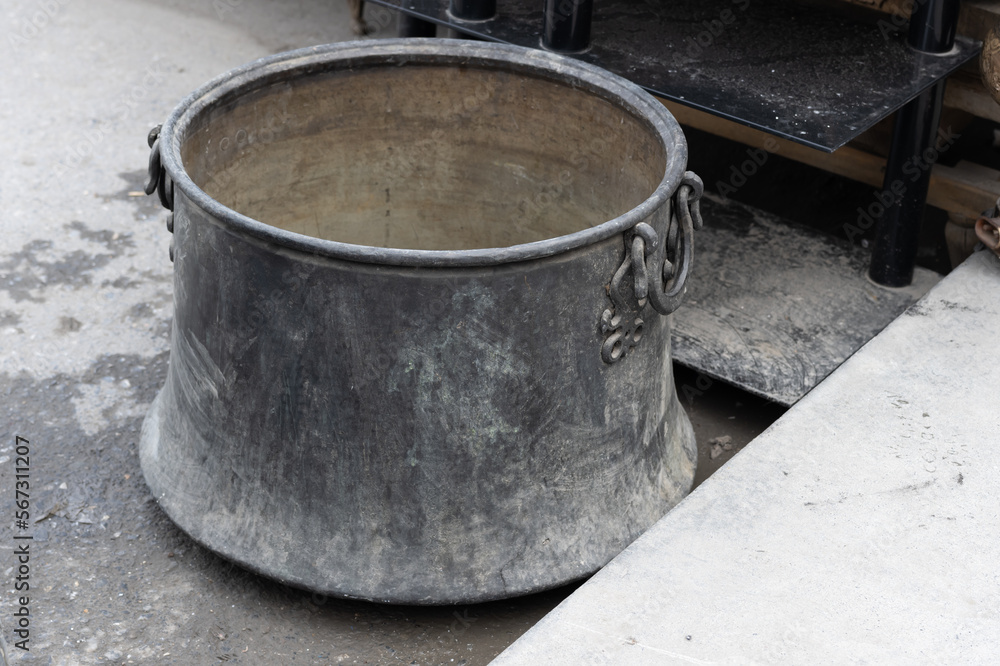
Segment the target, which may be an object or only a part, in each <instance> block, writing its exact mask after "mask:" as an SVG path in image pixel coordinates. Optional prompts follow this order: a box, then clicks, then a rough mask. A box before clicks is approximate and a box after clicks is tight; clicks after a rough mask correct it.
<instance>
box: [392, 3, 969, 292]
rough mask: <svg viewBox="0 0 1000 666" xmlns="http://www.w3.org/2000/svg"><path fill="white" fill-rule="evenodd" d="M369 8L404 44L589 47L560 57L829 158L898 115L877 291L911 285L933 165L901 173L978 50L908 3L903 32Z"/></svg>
mask: <svg viewBox="0 0 1000 666" xmlns="http://www.w3.org/2000/svg"><path fill="white" fill-rule="evenodd" d="M372 1H373V2H375V3H376V4H380V5H383V6H385V7H389V8H391V9H395V10H398V11H400V12H402V14H403V15H404V17H406V19H405V20H403V21H402V22H401V34H403V35H406V36H429V35H432V34H433V28H434V25H438V26H445V27H447V28H450V29H452V30H454V31H457V32H459V33H462V34H464V35H468V36H471V37H475V38H480V39H486V40H491V41H498V42H506V43H511V44H518V45H522V46H528V47H537V48H542V47H543V42H544V45H545V46H548V47H550V48H554V49H555V50H560V49H559V47H560V46H562V47H565V48H566V50H567V51H574V50H576V49H577V48H578V47H580V46H581V45H582V44H587V46H586V48H585V50H582V51H578V52H567V55H570V56H572V57H575V58H580V59H582V60H585V61H587V62H590V63H592V64H595V65H598V66H600V67H603V68H605V69H607V70H609V71H611V72H614V73H616V74H618V75H620V76H623V77H625V78H627V79H629V80H631V81H633V82H635V83H638V84H639V85H641V86H643V87H644V88H646V89H647V90H648V91H650V92H651V93H653V94H654V95H657V96H659V97H662V98H665V99H670V100H674V101H676V102H680V103H682V104H686V105H688V106H691V107H693V108H696V109H700V110H702V111H707V112H709V113H713V114H715V115H718V116H721V117H724V118H727V119H729V120H732V121H735V122H738V123H741V124H744V125H748V126H750V127H754V128H757V129H760V130H763V131H765V132H770V133H772V134H774V135H777V136H779V137H782V138H785V139H788V140H791V141H796V142H798V143H801V144H804V145H807V146H810V147H812V148H816V149H818V150H822V151H826V152H832V151H834V150H836V149H837V148H839V147H840V146H842V145H844V144H845V143H847V142H848V141H850V140H851V139H853V138H855V137H857V136H858V135H860V134H861V133H862V132H864V131H865V130H867V129H869V128H871V127H872V126H873V125H874V124H875V123H877V122H878V121H880V120H882V119H883V118H885V117H886V116H888V115H889V114H891V113H893V112H895V111H897V110H901V111H900V122H898V123H897V129H896V135H895V137H894V140H893V146H892V156H891V157H890V160H889V164H888V167H887V170H886V179H885V188H884V189H885V190H886V191H887V192H892V191H893V184H894V183H895V184H896V185H897V190H898V189H899V188H898V185H899V183H900V182H902V183H904V184H906V187H905V188H904V189H905V192H904V194H902V195H899V196H897V195H895V194H894V195H893V200H892V202H891V204H890V205H888V206H886V212H885V214H884V215H883V216H882V219H881V223H880V225H879V228H878V230H877V233H876V239H877V240H876V243H875V246H874V249H873V258H872V266H871V271H870V272H871V275H872V277H873V279H875V280H876V281H877V282H879V283H881V284H885V285H887V286H904V285H906V284H909V283H910V281H911V279H912V274H913V266H914V263H915V258H916V239H917V230H918V229H919V220H920V218H921V215H922V212H923V206H924V203H925V201H926V191H927V183H928V180H929V177H930V169H929V168H926V169H922V170H919V171H921V173H920V174H919V178H918V180H917V181H915V182H912V183H911V177H910V173H911V172H912V171H913V164H914V163H913V160H914V159H920V160H921V162H920V164H921V165H922V164H924V163H926V161H927V160H926V159H923V156H924V155H925V154H927V151H928V149H929V148H933V145H934V140H935V134H936V132H937V126H938V122H939V117H940V108H941V98H942V96H943V90H944V88H943V82H944V79H945V78H946V77H947V76H948V75H949V74H951V73H952V72H954V71H955V70H956V69H958V68H959V67H961V66H962V65H963V64H965V63H966V62H968V61H969V60H970V59H971V58H973V57H974V56H975V55H976V54H977V53H978V51H979V48H980V46H979V43H978V42H974V41H972V40H969V39H966V38H962V37H959V38H956V37H955V26H956V24H957V16H958V0H922V1H921V2H918V3H916V5H915V7H916V9H915V13H914V16H913V18H912V19H911V20H910V22H909V25H907V22H906V21H903V20H899V19H893V18H892V17H890V16H888V15H885V14H881V13H878V12H874V11H868V10H863V9H859V8H856V7H853V6H831V5H829V4H826V3H820V2H812V1H809V0H807V1H805V2H794V3H793V2H788V1H787V0H672V1H671V2H657V1H655V0H602V1H601V2H598V3H596V4H592V0H543V2H544V4H543V3H542V2H539V0H500V4H499V5H497V4H496V0H372ZM591 11H592V19H591V14H590V13H591ZM456 16H465V17H470V18H474V19H477V20H463V19H459V18H456ZM483 16H487V17H491V18H486V19H481V17H483ZM932 161H933V160H932Z"/></svg>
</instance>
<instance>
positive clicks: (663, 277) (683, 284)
mask: <svg viewBox="0 0 1000 666" xmlns="http://www.w3.org/2000/svg"><path fill="white" fill-rule="evenodd" d="M704 189H705V186H704V184H703V183H702V182H701V178H699V177H698V176H697V175H695V174H694V173H693V172H691V171H688V172H686V173H685V174H684V179H683V180H682V181H681V185H680V186H679V187H678V188H677V192H676V193H675V194H674V201H673V202H672V208H673V211H672V213H671V219H670V222H669V226H668V231H667V242H663V243H658V247H654V248H652V251H651V252H650V253H649V254H648V255H647V257H646V262H645V263H646V271H645V272H646V273H647V274H648V275H649V276H651V277H652V280H648V279H647V282H652V284H649V286H648V290H647V291H648V297H649V303H650V305H652V306H653V309H655V310H656V311H657V312H659V313H660V314H663V315H668V314H670V313H671V312H674V311H675V310H677V308H679V307H680V306H681V303H682V302H683V301H684V294H685V292H686V291H687V278H688V274H689V273H690V272H691V265H692V262H693V260H694V231H695V229H700V228H701V227H702V219H701V208H700V205H699V199H701V195H702V193H703V192H704ZM677 225H679V227H680V228H679V229H677ZM640 226H641V225H640ZM637 231H638V230H637ZM670 251H672V253H673V260H671V258H670V257H669V256H667V253H668V252H670ZM637 282H638V281H637ZM638 291H639V290H638V288H637V289H636V292H637V293H636V295H637V296H638Z"/></svg>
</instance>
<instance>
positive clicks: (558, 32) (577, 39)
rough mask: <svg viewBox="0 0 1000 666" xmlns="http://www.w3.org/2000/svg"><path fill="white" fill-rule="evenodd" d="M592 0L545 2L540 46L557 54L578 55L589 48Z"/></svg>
mask: <svg viewBox="0 0 1000 666" xmlns="http://www.w3.org/2000/svg"><path fill="white" fill-rule="evenodd" d="M593 13H594V0H545V26H544V31H543V33H542V46H544V47H545V48H547V49H548V50H550V51H556V52H558V53H580V52H581V51H585V50H586V49H587V47H588V46H590V21H591V16H592V15H593Z"/></svg>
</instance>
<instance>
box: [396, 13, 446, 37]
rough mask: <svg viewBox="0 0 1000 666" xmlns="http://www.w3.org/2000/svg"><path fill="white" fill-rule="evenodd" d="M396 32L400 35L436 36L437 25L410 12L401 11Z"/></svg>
mask: <svg viewBox="0 0 1000 666" xmlns="http://www.w3.org/2000/svg"><path fill="white" fill-rule="evenodd" d="M396 25H397V29H396V34H398V35H399V36H400V37H435V36H437V26H436V25H434V24H433V23H431V22H430V21H425V20H423V19H418V18H417V17H415V16H411V15H410V14H404V13H403V12H400V13H399V20H398V22H397V24H396Z"/></svg>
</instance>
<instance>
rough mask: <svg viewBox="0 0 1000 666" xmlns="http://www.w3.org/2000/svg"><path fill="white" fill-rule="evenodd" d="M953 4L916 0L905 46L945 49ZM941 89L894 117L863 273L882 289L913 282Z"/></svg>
mask: <svg viewBox="0 0 1000 666" xmlns="http://www.w3.org/2000/svg"><path fill="white" fill-rule="evenodd" d="M958 5H959V3H958V0H917V2H916V3H915V7H914V11H913V15H912V16H911V17H910V32H909V35H908V42H909V44H910V46H911V47H912V48H914V49H916V50H918V51H924V52H927V53H946V52H948V51H950V50H951V48H952V46H953V45H954V43H955V30H956V27H957V25H958ZM944 85H945V82H944V81H940V82H938V83H936V84H934V85H933V86H931V87H930V88H929V89H927V90H925V91H924V92H923V93H921V94H920V95H918V96H917V98H916V99H914V100H912V101H910V102H908V103H907V104H906V106H904V107H903V108H901V109H900V110H899V111H898V112H897V113H896V126H895V129H894V131H893V135H892V146H891V147H890V149H889V160H888V162H887V164H886V170H885V180H884V182H883V186H882V192H881V193H880V195H879V199H880V201H882V202H883V205H885V213H884V214H883V215H882V216H881V218H880V219H879V221H878V225H877V226H876V228H875V244H874V246H873V248H872V260H871V266H870V268H869V271H868V274H869V276H870V277H871V279H872V280H874V281H875V282H877V283H878V284H882V285H885V286H887V287H905V286H906V285H908V284H910V282H911V281H912V280H913V267H914V265H915V264H916V259H917V245H918V239H919V236H920V222H921V220H922V218H923V212H924V205H925V204H926V202H927V187H928V184H929V183H930V177H931V168H932V167H933V166H934V162H935V160H937V157H938V154H939V152H940V150H941V149H942V148H943V147H944V146H943V145H941V144H942V141H941V140H940V139H939V137H938V125H939V123H940V122H941V102H942V99H943V97H944Z"/></svg>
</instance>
